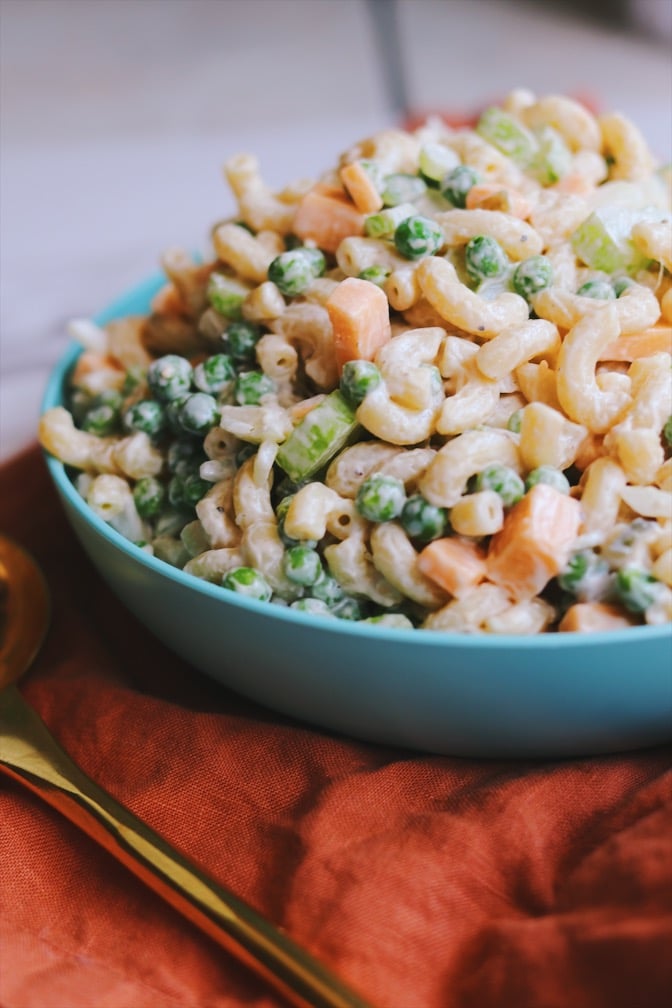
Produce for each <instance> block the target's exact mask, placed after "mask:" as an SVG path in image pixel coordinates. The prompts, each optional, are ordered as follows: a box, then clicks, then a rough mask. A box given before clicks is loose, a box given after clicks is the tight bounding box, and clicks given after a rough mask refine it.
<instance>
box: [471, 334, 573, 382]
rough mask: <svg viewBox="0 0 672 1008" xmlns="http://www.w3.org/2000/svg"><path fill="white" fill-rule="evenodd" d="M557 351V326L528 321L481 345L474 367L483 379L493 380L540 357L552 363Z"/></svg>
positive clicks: (558, 340)
mask: <svg viewBox="0 0 672 1008" xmlns="http://www.w3.org/2000/svg"><path fill="white" fill-rule="evenodd" d="M559 349H560V333H559V332H558V328H557V326H555V325H554V324H553V323H552V322H548V321H547V320H546V319H529V320H528V321H527V322H523V323H522V324H521V325H517V326H510V327H509V328H508V329H503V330H502V332H500V333H498V334H497V336H493V338H492V339H491V340H489V342H487V343H484V344H483V346H482V347H481V348H480V350H479V351H478V353H477V354H476V364H477V365H478V369H479V371H480V372H481V373H482V374H483V375H484V376H485V377H486V378H491V379H493V380H497V379H501V378H505V377H506V375H508V374H510V372H511V371H515V369H516V368H517V367H520V365H521V364H525V363H526V362H527V361H530V360H532V359H533V358H534V357H539V356H541V355H542V354H543V355H544V357H546V358H547V359H549V358H550V361H549V362H552V360H553V358H554V357H555V355H556V353H557V352H558V350H559Z"/></svg>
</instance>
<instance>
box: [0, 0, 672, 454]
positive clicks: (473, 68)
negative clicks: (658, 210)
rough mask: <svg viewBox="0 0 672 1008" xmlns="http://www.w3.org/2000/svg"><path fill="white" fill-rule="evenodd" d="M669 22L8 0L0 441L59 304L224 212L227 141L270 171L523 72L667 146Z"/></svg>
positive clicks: (600, 6)
mask: <svg viewBox="0 0 672 1008" xmlns="http://www.w3.org/2000/svg"><path fill="white" fill-rule="evenodd" d="M671 36H672V0H608V2H607V0H604V2H600V0H592V2H590V0H585V2H583V3H580V2H579V0H565V2H564V3H563V2H560V0H556V2H553V0H0V67H1V71H0V72H1V74H2V77H1V80H0V103H1V104H0V130H1V132H0V155H1V157H0V172H1V174H0V285H1V287H0V304H1V310H2V316H1V320H0V338H1V343H0V380H1V382H2V390H1V394H0V457H7V456H9V455H11V454H13V453H14V452H15V451H17V450H18V449H19V448H21V447H22V446H23V445H25V444H27V443H30V442H31V441H32V440H33V438H34V430H35V425H36V422H37V416H38V412H39V402H40V397H41V394H42V391H43V388H44V384H45V381H46V376H47V373H48V371H49V368H50V367H51V366H52V364H53V363H54V361H55V360H56V358H57V357H58V355H59V354H60V353H61V352H62V350H63V348H64V346H65V344H66V342H67V336H66V333H65V323H66V321H67V319H69V318H71V317H73V316H82V315H87V314H92V313H95V312H96V311H97V310H98V309H99V308H101V307H103V306H104V305H105V304H106V303H107V302H109V301H110V300H111V299H113V298H114V297H115V296H116V295H117V294H119V293H120V292H121V291H123V290H124V288H126V287H128V286H130V285H132V284H133V283H135V282H136V281H138V280H140V279H142V278H143V277H144V276H146V275H147V274H149V273H151V272H153V271H154V270H155V269H156V267H157V263H158V258H159V254H160V252H161V251H162V250H163V249H164V248H165V247H167V246H169V245H182V246H184V247H187V248H198V247H200V246H201V245H202V244H203V241H204V238H205V236H206V234H207V231H208V228H209V226H210V224H211V223H212V222H213V221H214V220H216V219H217V218H219V217H221V216H223V215H224V214H225V213H228V212H229V211H230V210H231V209H232V204H231V201H230V198H229V194H228V192H227V190H226V186H225V184H224V182H223V179H222V174H221V166H222V163H223V161H224V160H225V158H227V157H229V156H230V155H231V154H233V153H235V152H237V151H241V150H250V151H253V152H255V153H257V154H258V155H259V157H260V159H261V162H262V168H263V170H264V174H265V175H266V177H267V179H268V180H269V182H271V183H272V184H274V185H278V186H280V185H283V184H285V183H287V182H289V181H291V180H292V179H295V178H298V177H303V176H306V175H312V174H316V173H317V172H319V171H321V170H322V169H323V168H325V167H327V166H329V165H331V164H332V162H333V160H334V158H335V157H336V156H337V154H338V153H339V152H340V151H341V150H342V149H344V148H345V147H347V146H349V145H350V143H351V142H352V141H354V140H356V139H359V138H360V137H362V136H364V135H366V134H367V133H369V132H371V131H373V130H374V129H377V128H380V127H382V126H386V125H389V124H391V123H394V122H398V121H399V118H400V116H401V114H402V110H401V104H402V102H405V104H406V107H407V109H408V110H410V111H418V110H420V111H426V110H439V109H445V110H448V111H453V112H465V111H466V112H474V111H477V110H478V109H479V108H480V107H482V106H483V105H484V104H485V103H487V102H489V101H491V100H493V99H497V98H498V97H499V96H501V95H503V94H505V93H506V92H507V91H509V90H510V89H511V88H512V87H515V86H526V87H530V88H531V89H532V90H534V91H536V92H538V93H541V94H544V93H550V92H565V93H572V94H576V95H580V96H589V97H591V98H592V99H593V100H594V101H595V102H596V103H597V104H598V105H599V106H601V107H603V108H605V109H618V110H620V111H622V112H624V113H626V114H627V115H630V116H631V117H633V118H634V119H635V120H636V121H637V122H638V123H639V124H640V126H641V127H642V129H643V130H644V132H645V134H646V135H647V137H648V138H649V140H650V143H651V144H652V146H653V148H654V150H655V151H656V153H657V154H658V155H659V156H660V158H661V159H663V160H669V159H670V149H671V147H672V116H671V112H670V106H671V101H670V99H671V97H672V61H671V60H670V55H669V43H670V38H671ZM383 55H384V56H385V57H386V59H385V61H384V60H383Z"/></svg>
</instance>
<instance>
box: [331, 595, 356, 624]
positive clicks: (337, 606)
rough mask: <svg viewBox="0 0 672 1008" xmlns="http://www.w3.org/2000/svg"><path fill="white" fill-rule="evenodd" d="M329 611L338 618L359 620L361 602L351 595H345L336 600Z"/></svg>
mask: <svg viewBox="0 0 672 1008" xmlns="http://www.w3.org/2000/svg"><path fill="white" fill-rule="evenodd" d="M331 612H332V613H333V615H334V616H337V617H338V619H345V620H360V619H361V618H362V616H363V612H362V604H361V602H360V601H359V600H358V599H356V598H353V597H352V595H346V596H344V598H342V599H340V600H339V601H338V602H335V603H334V604H333V605H332V606H331Z"/></svg>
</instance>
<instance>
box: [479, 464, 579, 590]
mask: <svg viewBox="0 0 672 1008" xmlns="http://www.w3.org/2000/svg"><path fill="white" fill-rule="evenodd" d="M580 524H581V505H580V503H579V501H577V500H575V499H574V498H573V497H569V496H568V495H567V494H563V493H561V492H560V491H559V490H556V489H555V488H554V487H552V486H550V485H549V484H548V483H537V484H536V486H533V487H532V489H531V490H529V491H528V492H527V493H526V494H525V496H524V497H523V498H522V500H520V501H519V502H518V503H517V504H516V505H514V507H512V508H511V510H510V511H509V513H508V515H507V516H506V519H505V521H504V527H503V528H502V530H501V531H500V532H497V533H496V535H494V536H493V537H492V539H491V540H490V546H489V548H488V555H487V560H486V568H487V576H488V578H489V579H490V581H493V582H494V583H495V584H498V585H501V586H502V587H503V588H506V590H507V591H508V592H509V593H510V594H511V596H512V598H514V599H516V600H520V599H526V598H534V596H535V595H538V594H539V592H540V591H542V589H543V588H544V587H545V585H546V584H547V583H548V582H549V581H550V579H551V578H552V577H555V576H556V575H557V574H559V573H560V571H561V570H562V569H563V568H564V566H565V564H566V563H567V559H568V557H569V552H570V549H571V546H572V543H573V542H574V540H575V539H576V537H577V534H578V531H579V526H580Z"/></svg>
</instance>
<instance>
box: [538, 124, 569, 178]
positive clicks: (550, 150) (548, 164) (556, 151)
mask: <svg viewBox="0 0 672 1008" xmlns="http://www.w3.org/2000/svg"><path fill="white" fill-rule="evenodd" d="M535 137H536V140H537V143H538V145H539V147H538V150H537V153H536V154H535V155H534V157H533V158H532V161H531V163H530V169H531V171H532V173H533V174H534V176H535V177H536V178H537V179H538V181H539V182H540V183H541V184H542V185H553V184H554V183H555V182H559V181H560V179H561V178H562V177H563V175H566V174H567V172H568V171H569V169H570V168H571V165H572V154H571V151H570V149H569V147H568V146H567V144H566V143H565V141H564V139H563V138H562V136H561V134H560V133H558V131H557V130H556V129H553V127H552V126H542V127H541V128H540V129H538V130H536V132H535Z"/></svg>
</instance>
